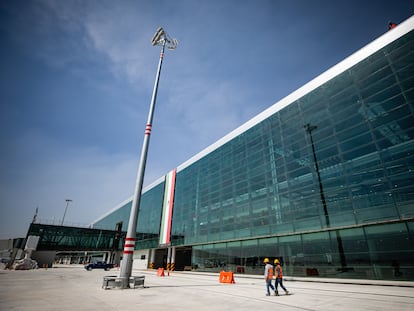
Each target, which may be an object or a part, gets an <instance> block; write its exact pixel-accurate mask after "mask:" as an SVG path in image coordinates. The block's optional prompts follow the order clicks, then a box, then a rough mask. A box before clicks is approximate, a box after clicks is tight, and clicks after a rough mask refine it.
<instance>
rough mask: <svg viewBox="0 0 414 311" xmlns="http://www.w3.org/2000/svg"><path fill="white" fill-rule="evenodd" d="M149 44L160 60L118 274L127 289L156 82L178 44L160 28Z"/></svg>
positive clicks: (156, 87) (155, 96) (122, 286)
mask: <svg viewBox="0 0 414 311" xmlns="http://www.w3.org/2000/svg"><path fill="white" fill-rule="evenodd" d="M151 44H152V45H153V46H156V45H158V46H161V53H160V60H159V62H158V69H157V74H156V77H155V83H154V89H153V91H152V99H151V105H150V110H149V113H148V121H147V124H146V126H145V132H144V142H143V144H142V150H141V159H140V162H139V167H138V174H137V180H136V185H135V190H134V197H133V200H132V207H131V213H130V215H129V222H128V231H127V236H126V238H125V245H124V255H123V258H122V263H121V270H120V274H119V278H120V279H121V283H122V284H121V285H120V287H121V288H128V287H129V278H130V277H131V271H132V262H133V254H134V249H135V241H136V230H137V220H138V212H139V205H140V201H141V192H142V185H143V181H144V173H145V164H146V162H147V153H148V146H149V141H150V135H151V127H152V119H153V115H154V108H155V100H156V98H157V91H158V82H159V79H160V73H161V66H162V60H163V58H164V50H165V47H167V48H168V49H170V50H174V49H175V48H176V47H177V44H178V42H177V40H176V39H171V38H170V37H169V36H168V34H167V33H166V32H165V31H164V29H162V28H161V27H160V28H158V29H157V31H156V32H155V34H154V36H153V38H152V40H151Z"/></svg>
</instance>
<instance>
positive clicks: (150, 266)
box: [149, 248, 155, 269]
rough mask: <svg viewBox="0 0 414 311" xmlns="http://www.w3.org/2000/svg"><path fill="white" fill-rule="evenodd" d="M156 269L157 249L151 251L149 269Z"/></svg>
mask: <svg viewBox="0 0 414 311" xmlns="http://www.w3.org/2000/svg"><path fill="white" fill-rule="evenodd" d="M154 267H155V249H154V248H153V249H150V261H149V268H150V269H154Z"/></svg>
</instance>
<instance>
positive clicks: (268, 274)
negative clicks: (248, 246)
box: [263, 258, 275, 296]
mask: <svg viewBox="0 0 414 311" xmlns="http://www.w3.org/2000/svg"><path fill="white" fill-rule="evenodd" d="M263 262H264V264H265V271H264V278H265V281H266V291H267V293H266V296H270V289H269V288H271V289H272V291H274V290H275V288H274V287H273V285H272V279H273V266H272V265H271V264H270V261H269V258H265V259H264V260H263Z"/></svg>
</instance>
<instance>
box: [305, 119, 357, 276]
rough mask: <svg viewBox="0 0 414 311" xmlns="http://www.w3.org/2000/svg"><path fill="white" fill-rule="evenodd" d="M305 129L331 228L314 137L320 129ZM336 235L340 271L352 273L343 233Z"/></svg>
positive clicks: (306, 127)
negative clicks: (315, 131)
mask: <svg viewBox="0 0 414 311" xmlns="http://www.w3.org/2000/svg"><path fill="white" fill-rule="evenodd" d="M304 128H305V130H306V132H308V134H309V136H310V140H311V145H312V154H313V161H314V163H315V170H316V174H317V175H318V183H319V193H320V195H321V202H322V206H323V212H324V214H325V222H326V226H327V227H328V228H329V227H330V226H331V222H330V220H329V214H328V207H327V206H326V199H325V193H324V191H323V185H322V179H321V173H320V172H319V165H318V159H317V158H316V152H315V143H314V141H313V136H312V131H314V130H316V129H317V128H318V127H317V126H316V125H311V124H309V123H308V124H306V125H305V126H304ZM335 235H336V242H337V244H338V253H339V260H340V262H341V268H339V269H338V270H339V271H340V272H347V271H352V270H353V268H348V267H347V264H346V257H345V251H344V246H343V242H342V237H341V233H340V232H339V230H335Z"/></svg>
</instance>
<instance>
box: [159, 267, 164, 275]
mask: <svg viewBox="0 0 414 311" xmlns="http://www.w3.org/2000/svg"><path fill="white" fill-rule="evenodd" d="M157 276H165V274H164V268H158V270H157Z"/></svg>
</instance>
